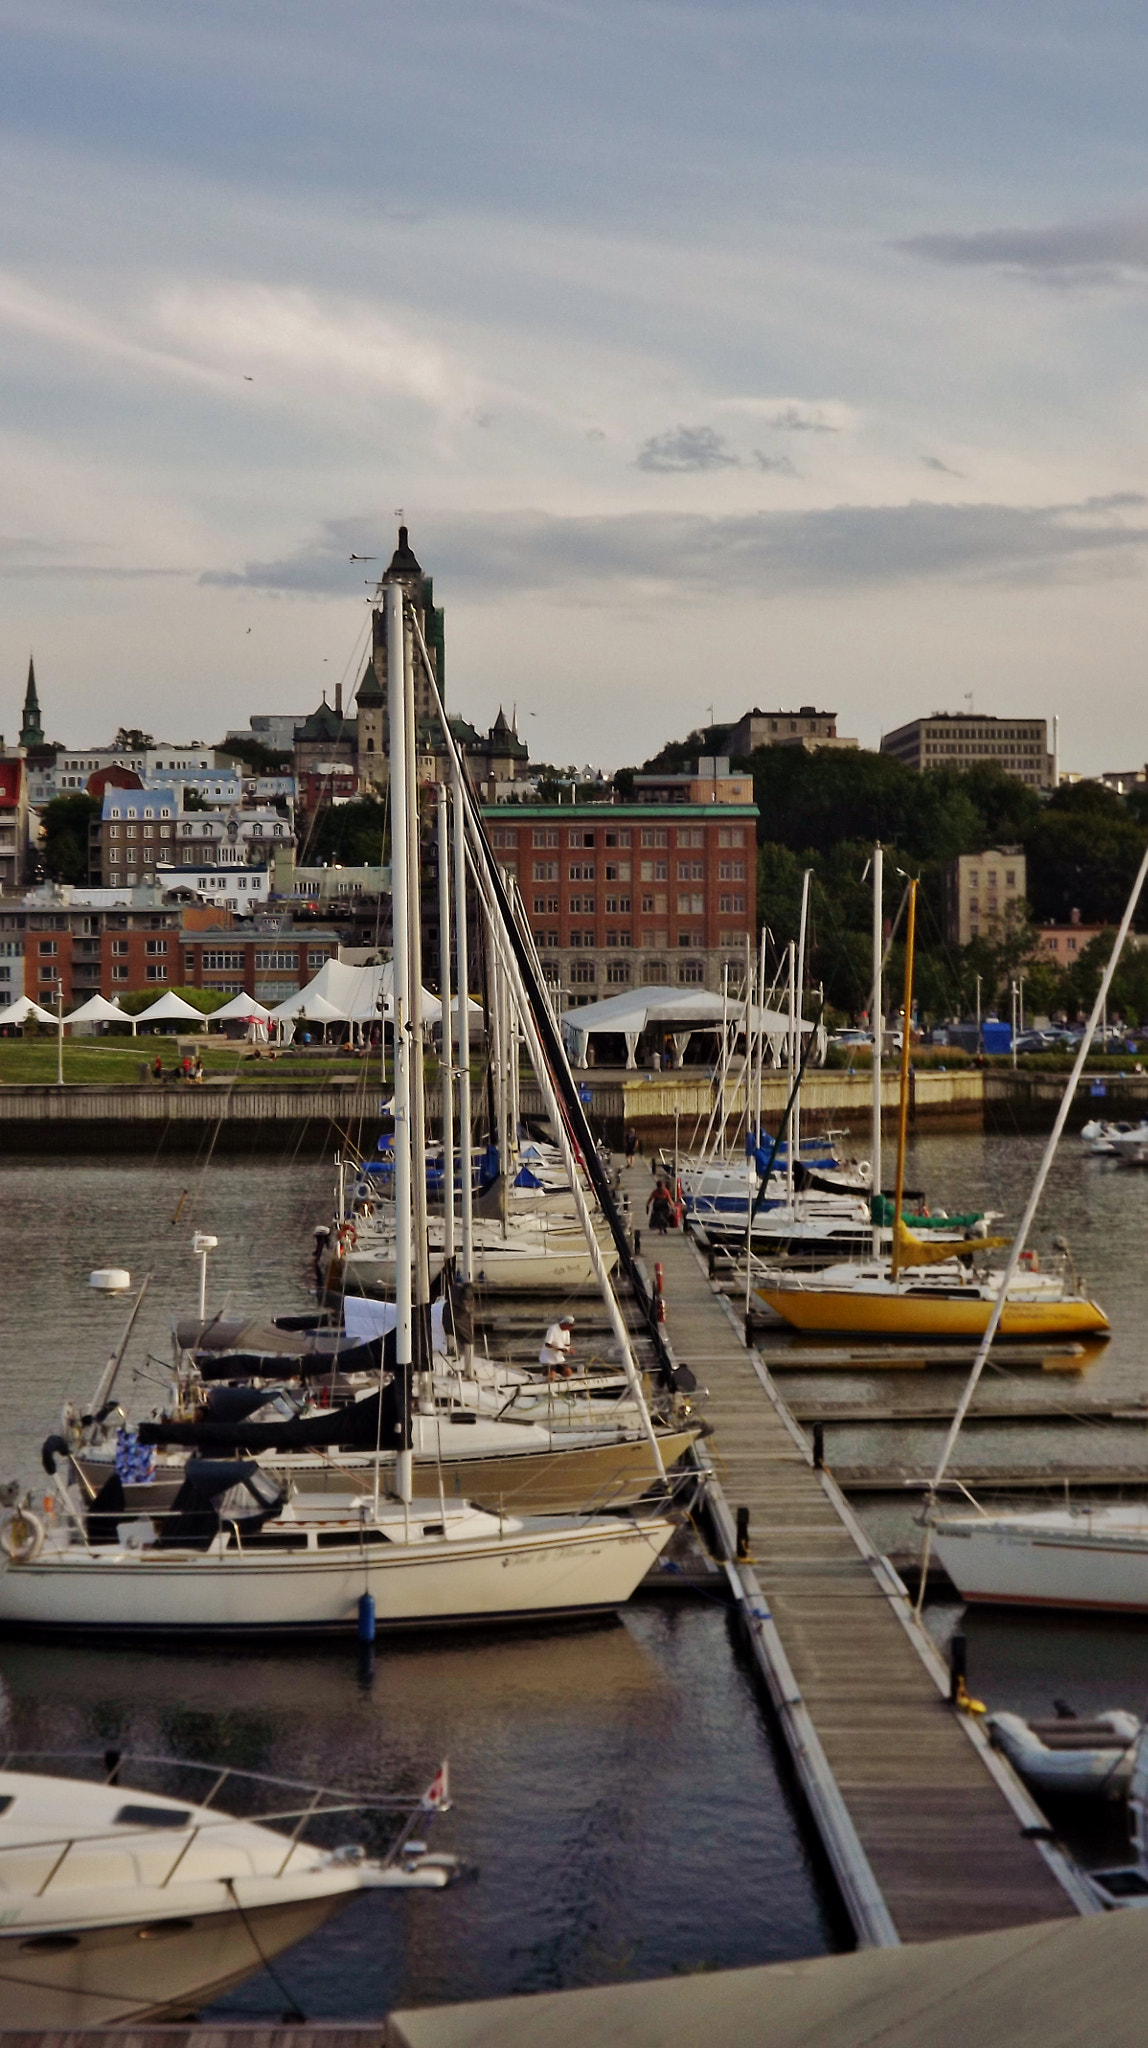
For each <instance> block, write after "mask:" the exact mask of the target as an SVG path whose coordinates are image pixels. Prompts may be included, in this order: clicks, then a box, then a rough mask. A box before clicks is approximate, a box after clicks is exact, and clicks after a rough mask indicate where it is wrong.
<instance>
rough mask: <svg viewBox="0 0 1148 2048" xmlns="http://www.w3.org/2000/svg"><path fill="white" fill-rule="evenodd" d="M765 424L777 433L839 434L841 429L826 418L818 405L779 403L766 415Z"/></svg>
mask: <svg viewBox="0 0 1148 2048" xmlns="http://www.w3.org/2000/svg"><path fill="white" fill-rule="evenodd" d="M766 424H767V426H771V427H775V428H776V429H777V432H778V433H779V434H839V433H840V431H841V429H840V427H837V426H835V425H834V423H833V421H832V420H827V419H826V417H825V414H824V413H823V411H822V410H821V407H820V406H819V405H779V406H778V408H777V410H776V411H775V412H772V413H770V414H769V415H768V417H767V420H766Z"/></svg>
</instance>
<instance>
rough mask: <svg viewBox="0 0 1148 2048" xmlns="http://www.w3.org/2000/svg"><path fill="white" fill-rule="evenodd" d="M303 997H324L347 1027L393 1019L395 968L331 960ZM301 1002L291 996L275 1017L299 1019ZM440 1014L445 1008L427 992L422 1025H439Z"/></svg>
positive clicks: (310, 984) (279, 1008)
mask: <svg viewBox="0 0 1148 2048" xmlns="http://www.w3.org/2000/svg"><path fill="white" fill-rule="evenodd" d="M303 996H306V997H310V996H321V997H322V999H323V1001H324V1002H325V1003H329V1004H330V1005H331V1007H332V1011H333V1014H334V1016H335V1017H338V1018H341V1019H342V1020H343V1021H344V1022H345V1023H348V1024H377V1023H378V1022H379V1020H380V1018H381V1017H391V1018H393V1017H394V1014H395V970H394V964H393V962H392V961H390V960H386V961H383V962H382V964H381V965H379V966H377V967H354V966H352V965H351V964H350V962H349V961H346V960H328V961H326V962H325V964H324V965H323V966H322V967H321V968H320V969H319V972H318V974H317V975H316V976H315V979H314V980H313V981H309V982H308V983H307V986H306V988H305V989H304V990H303ZM300 1001H301V998H300V997H299V996H290V997H288V999H287V1001H286V1002H285V1003H280V1004H279V1007H278V1008H277V1009H276V1010H274V1011H273V1012H272V1015H273V1016H275V1017H284V1016H288V1017H297V1016H298V1014H299V1003H300ZM441 1014H442V1005H441V1004H440V1003H439V1001H438V999H437V997H435V996H432V994H431V992H430V990H429V989H426V988H424V989H423V991H422V1021H423V1023H424V1024H437V1023H438V1020H439V1017H440V1016H441ZM324 1021H326V1020H324Z"/></svg>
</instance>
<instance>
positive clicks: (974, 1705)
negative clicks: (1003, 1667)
mask: <svg viewBox="0 0 1148 2048" xmlns="http://www.w3.org/2000/svg"><path fill="white" fill-rule="evenodd" d="M953 1705H954V1706H955V1707H959V1708H960V1710H961V1712H962V1713H964V1714H983V1713H984V1712H985V1711H986V1709H985V1703H984V1701H983V1700H975V1699H974V1698H973V1697H972V1694H971V1693H970V1692H968V1691H967V1690H966V1688H965V1681H964V1678H963V1676H962V1677H960V1678H958V1680H957V1691H956V1696H955V1698H954V1700H953Z"/></svg>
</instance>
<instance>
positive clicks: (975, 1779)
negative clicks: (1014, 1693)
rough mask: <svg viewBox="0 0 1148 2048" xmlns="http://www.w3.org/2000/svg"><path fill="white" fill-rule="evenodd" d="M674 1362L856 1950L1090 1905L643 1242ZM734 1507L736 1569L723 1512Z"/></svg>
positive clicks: (685, 1280) (735, 1339) (916, 1630)
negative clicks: (661, 1297) (740, 1521)
mask: <svg viewBox="0 0 1148 2048" xmlns="http://www.w3.org/2000/svg"><path fill="white" fill-rule="evenodd" d="M647 1250H648V1251H649V1253H650V1257H651V1258H654V1257H656V1258H657V1259H658V1260H659V1261H660V1263H661V1265H662V1268H663V1272H664V1278H665V1300H666V1317H667V1322H666V1328H667V1334H668V1338H669V1342H670V1345H671V1346H672V1349H673V1352H674V1355H675V1357H676V1358H678V1359H679V1360H681V1361H683V1362H684V1363H686V1364H688V1365H689V1366H690V1367H691V1369H692V1370H693V1372H694V1373H695V1374H696V1376H697V1379H698V1382H699V1386H701V1387H705V1388H706V1389H707V1390H708V1391H707V1394H706V1397H705V1400H704V1404H703V1405H704V1412H705V1415H706V1418H707V1420H708V1421H709V1422H710V1423H711V1424H712V1426H713V1430H714V1435H713V1436H712V1437H711V1438H709V1439H708V1440H707V1444H706V1450H707V1453H708V1458H709V1461H710V1462H711V1464H712V1468H713V1474H714V1478H713V1482H712V1508H713V1516H714V1522H715V1525H716V1528H717V1532H718V1535H719V1539H720V1543H721V1547H722V1548H724V1550H725V1552H726V1556H727V1559H728V1562H727V1567H726V1569H727V1573H728V1576H729V1579H730V1584H731V1589H732V1591H733V1593H734V1596H735V1599H736V1600H737V1603H738V1606H739V1609H740V1612H741V1615H742V1619H743V1622H744V1626H745V1631H746V1636H747V1640H748V1642H749V1645H750V1648H751V1650H752V1653H753V1656H754V1659H755V1662H756V1664H757V1667H758V1670H759V1673H760V1675H761V1677H762V1679H763V1681H764V1683H765V1685H766V1688H767V1690H768V1692H769V1695H770V1698H771V1700H772V1702H773V1706H774V1708H775V1711H776V1713H777V1715H778V1719H779V1722H780V1725H781V1728H782V1731H783V1734H784V1736H785V1739H786V1742H787V1745H788V1747H789V1751H790V1755H791V1757H792V1760H793V1763H794V1767H795V1770H796V1772H797V1776H798V1778H799V1780H800V1782H801V1784H802V1787H803V1790H804V1792H805V1795H806V1798H807V1800H808V1802H809V1806H810V1810H811V1812H812V1815H813V1818H814V1821H815V1824H816V1826H817V1829H818V1833H819V1834H820V1836H821V1840H822V1843H823V1845H824V1847H825V1850H826V1853H827V1855H828V1857H829V1860H830V1863H831V1864H832V1866H833V1869H834V1873H835V1876H836V1878H837V1882H838V1885H839V1887H840V1889H841V1892H842V1897H843V1899H844V1902H845V1905H846V1909H847V1911H848V1912H849V1915H850V1918H851V1920H852V1922H853V1926H854V1930H855V1932H856V1934H857V1938H858V1941H859V1942H860V1943H861V1944H862V1945H863V1946H878V1947H880V1946H888V1945H892V1944H895V1943H897V1942H899V1941H906V1942H908V1941H912V1942H916V1941H929V1940H936V1939H939V1938H941V1937H945V1936H950V1935H959V1934H973V1933H979V1932H985V1931H987V1930H989V1929H994V1928H1002V1927H1018V1926H1023V1925H1025V1924H1026V1923H1029V1922H1032V1921H1037V1920H1047V1919H1053V1918H1060V1917H1063V1916H1071V1915H1073V1914H1074V1913H1077V1912H1088V1911H1091V1910H1094V1908H1093V1907H1092V1904H1091V1900H1090V1897H1089V1894H1088V1893H1087V1891H1086V1889H1085V1887H1084V1886H1083V1885H1082V1883H1081V1882H1080V1880H1079V1878H1078V1876H1077V1875H1076V1872H1075V1869H1074V1866H1073V1865H1072V1863H1071V1861H1070V1860H1069V1859H1068V1858H1067V1857H1065V1856H1064V1855H1063V1854H1062V1853H1061V1852H1060V1850H1059V1849H1058V1848H1057V1847H1056V1845H1055V1843H1054V1842H1053V1841H1052V1840H1051V1839H1049V1838H1048V1831H1047V1829H1046V1827H1045V1824H1044V1819H1043V1816H1042V1814H1041V1813H1040V1811H1039V1809H1038V1808H1037V1807H1036V1806H1035V1804H1034V1803H1033V1802H1032V1800H1031V1799H1030V1798H1029V1796H1028V1794H1027V1793H1026V1792H1025V1790H1024V1788H1023V1786H1022V1785H1021V1784H1020V1781H1019V1780H1018V1779H1017V1778H1016V1777H1015V1776H1014V1774H1013V1773H1012V1771H1011V1770H1010V1769H1009V1768H1008V1766H1007V1765H1005V1764H1004V1763H1003V1760H1002V1759H1001V1758H1000V1757H999V1755H998V1754H997V1753H996V1752H995V1751H994V1750H992V1749H991V1748H990V1746H989V1743H988V1741H987V1739H986V1737H985V1734H984V1731H983V1729H982V1728H981V1726H980V1724H979V1722H978V1721H977V1720H976V1719H975V1718H974V1717H972V1716H970V1715H968V1714H966V1713H963V1712H961V1711H959V1710H958V1709H956V1708H954V1707H953V1706H951V1705H950V1703H949V1699H948V1689H949V1688H948V1673H947V1670H946V1667H945V1665H944V1663H943V1661H942V1659H941V1658H940V1657H939V1655H938V1654H937V1652H936V1649H935V1648H934V1646H933V1644H932V1642H931V1640H930V1638H929V1637H928V1636H927V1634H926V1633H925V1631H924V1629H923V1628H921V1627H920V1626H919V1625H918V1623H917V1622H916V1621H915V1620H914V1617H913V1614H912V1610H911V1607H910V1604H909V1601H908V1598H907V1596H906V1594H905V1591H904V1588H903V1586H902V1585H901V1582H900V1580H899V1579H898V1578H897V1576H896V1574H895V1573H894V1572H893V1571H892V1570H891V1568H890V1567H889V1566H888V1565H887V1564H886V1563H885V1561H884V1560H883V1559H882V1558H881V1557H880V1556H879V1555H878V1554H877V1553H876V1552H875V1551H874V1549H873V1546H872V1545H871V1544H870V1542H869V1541H868V1539H867V1537H866V1536H865V1534H864V1531H863V1530H862V1528H861V1527H860V1525H859V1524H858V1522H857V1521H856V1519H855V1517H854V1516H853V1515H852V1513H851V1512H850V1509H849V1507H848V1504H847V1503H846V1501H845V1499H844V1497H843V1496H842V1495H841V1493H840V1492H839V1490H838V1489H837V1487H836V1486H835V1485H834V1483H833V1480H832V1477H831V1475H830V1474H829V1473H827V1472H821V1471H817V1470H815V1469H814V1467H813V1463H812V1452H811V1449H810V1447H809V1446H808V1444H807V1442H806V1439H805V1437H804V1435H803V1433H802V1431H801V1430H800V1428H799V1427H798V1425H797V1424H796V1423H795V1422H794V1421H793V1419H792V1417H791V1416H790V1415H789V1413H788V1410H787V1409H786V1407H785V1404H784V1402H783V1400H782V1398H781V1396H780V1394H779V1393H778V1391H777V1389H776V1387H775V1386H774V1385H773V1383H772V1381H771V1379H770V1376H769V1374H768V1372H767V1370H766V1368H765V1366H764V1365H763V1364H762V1362H761V1360H760V1358H759V1357H758V1356H757V1354H756V1352H754V1351H753V1350H747V1348H746V1345H745V1342H744V1335H743V1332H742V1330H741V1328H740V1325H739V1322H738V1319H737V1318H736V1316H735V1315H734V1314H733V1313H732V1312H731V1310H730V1308H729V1306H728V1304H727V1303H726V1301H725V1299H724V1297H722V1296H721V1295H720V1294H719V1293H718V1292H717V1291H716V1289H715V1287H714V1285H713V1283H712V1282H711V1281H710V1280H709V1278H708V1276H707V1273H706V1269H705V1265H704V1263H703V1261H702V1259H701V1257H700V1255H699V1253H698V1251H697V1250H696V1248H695V1246H694V1245H693V1243H692V1241H691V1240H690V1239H689V1238H688V1237H686V1236H685V1235H683V1234H679V1233H671V1235H669V1236H668V1237H665V1238H657V1239H655V1240H651V1242H650V1245H649V1246H647ZM738 1509H748V1511H749V1529H748V1553H749V1554H748V1556H746V1557H744V1558H741V1559H739V1558H738V1557H737V1555H736V1549H737V1542H736V1532H735V1518H736V1515H737V1511H738Z"/></svg>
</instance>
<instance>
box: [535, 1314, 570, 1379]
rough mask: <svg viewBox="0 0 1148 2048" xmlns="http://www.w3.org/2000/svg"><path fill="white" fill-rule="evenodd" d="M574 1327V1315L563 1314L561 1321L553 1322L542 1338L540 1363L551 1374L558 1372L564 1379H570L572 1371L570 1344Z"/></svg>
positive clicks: (539, 1355)
mask: <svg viewBox="0 0 1148 2048" xmlns="http://www.w3.org/2000/svg"><path fill="white" fill-rule="evenodd" d="M573 1328H574V1318H573V1316H563V1317H562V1319H561V1321H560V1322H557V1323H551V1325H550V1328H549V1329H548V1330H547V1332H546V1335H545V1337H544V1338H543V1339H542V1349H541V1351H540V1352H539V1354H538V1363H539V1365H544V1366H545V1367H546V1370H547V1371H548V1372H549V1373H550V1374H551V1375H554V1374H558V1375H560V1376H561V1378H562V1379H564V1380H568V1379H569V1378H570V1373H571V1366H570V1346H571V1343H572V1341H573V1339H572V1335H571V1332H572V1331H573Z"/></svg>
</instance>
